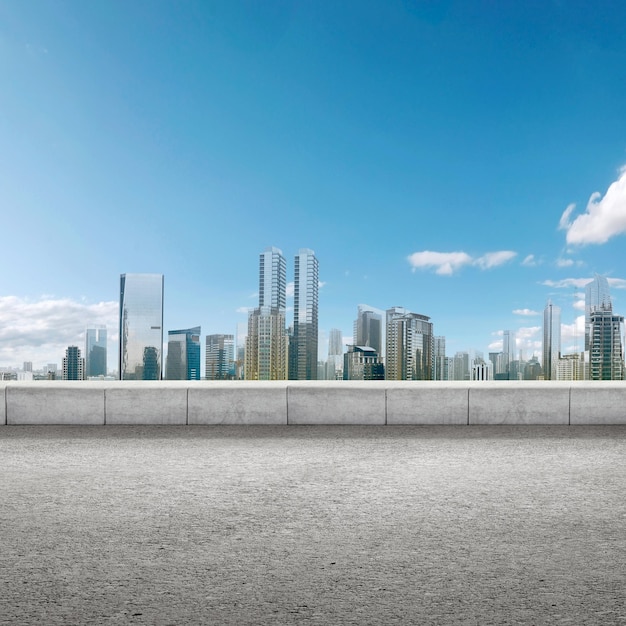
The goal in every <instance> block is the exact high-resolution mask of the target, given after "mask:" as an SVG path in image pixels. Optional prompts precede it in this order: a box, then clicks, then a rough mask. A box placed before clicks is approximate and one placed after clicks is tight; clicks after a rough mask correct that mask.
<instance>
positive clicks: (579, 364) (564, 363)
mask: <svg viewBox="0 0 626 626" xmlns="http://www.w3.org/2000/svg"><path fill="white" fill-rule="evenodd" d="M584 354H585V353H584V352H583V353H582V354H578V353H575V354H564V355H563V356H561V358H560V359H559V362H558V364H557V370H556V379H557V380H584V378H585V362H584Z"/></svg>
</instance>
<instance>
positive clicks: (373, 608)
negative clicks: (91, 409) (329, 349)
mask: <svg viewBox="0 0 626 626" xmlns="http://www.w3.org/2000/svg"><path fill="white" fill-rule="evenodd" d="M0 524H1V526H0V623H2V624H4V623H6V624H51V625H55V624H172V625H174V624H237V625H239V624H242V625H244V624H324V625H327V624H328V625H332V624H359V625H360V624H385V625H386V624H426V625H428V624H476V625H481V626H483V625H488V624H498V625H501V624H576V625H578V624H601V625H606V624H626V427H623V426H614V427H613V426H605V427H546V426H543V427H542V426H526V427H507V426H495V427H479V426H469V427H391V426H385V427H364V426H350V427H341V426H334V427H333V426H321V427H317V426H311V427H308V426H287V427H284V426H283V427H267V426H259V427H254V426H248V427H158V426H155V427H131V426H126V427H123V426H119V427H116V426H105V427H101V426H100V427H50V426H35V427H23V426H5V427H0Z"/></svg>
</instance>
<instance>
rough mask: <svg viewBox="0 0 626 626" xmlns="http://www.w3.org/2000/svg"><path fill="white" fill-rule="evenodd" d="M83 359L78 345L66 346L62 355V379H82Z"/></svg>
mask: <svg viewBox="0 0 626 626" xmlns="http://www.w3.org/2000/svg"><path fill="white" fill-rule="evenodd" d="M84 378H85V359H83V358H82V357H81V356H80V348H78V346H68V348H67V350H66V351H65V356H64V357H63V380H84Z"/></svg>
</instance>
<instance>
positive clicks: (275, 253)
mask: <svg viewBox="0 0 626 626" xmlns="http://www.w3.org/2000/svg"><path fill="white" fill-rule="evenodd" d="M286 268H287V264H286V261H285V257H283V253H282V252H281V250H279V249H278V248H273V247H270V248H266V249H265V251H264V252H262V253H261V254H260V256H259V306H258V307H257V308H255V309H251V310H250V311H249V312H248V335H247V337H246V353H245V360H244V377H245V378H246V380H285V379H286V378H287V337H286V334H285V307H286V302H287V269H286Z"/></svg>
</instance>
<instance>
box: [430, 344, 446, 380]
mask: <svg viewBox="0 0 626 626" xmlns="http://www.w3.org/2000/svg"><path fill="white" fill-rule="evenodd" d="M448 376H449V374H448V367H447V362H446V338H445V337H444V336H443V335H438V336H437V337H434V338H433V380H448Z"/></svg>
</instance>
